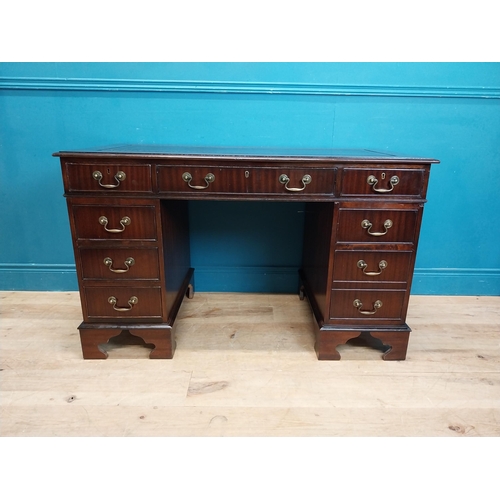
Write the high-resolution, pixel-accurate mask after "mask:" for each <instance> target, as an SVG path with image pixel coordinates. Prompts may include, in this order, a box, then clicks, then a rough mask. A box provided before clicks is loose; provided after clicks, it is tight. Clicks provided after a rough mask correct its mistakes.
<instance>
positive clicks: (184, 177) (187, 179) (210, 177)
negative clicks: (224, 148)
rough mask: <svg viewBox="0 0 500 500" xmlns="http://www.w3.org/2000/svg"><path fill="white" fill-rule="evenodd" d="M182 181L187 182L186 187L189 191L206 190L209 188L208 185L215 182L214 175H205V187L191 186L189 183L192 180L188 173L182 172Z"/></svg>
mask: <svg viewBox="0 0 500 500" xmlns="http://www.w3.org/2000/svg"><path fill="white" fill-rule="evenodd" d="M182 180H183V181H184V182H187V185H188V186H189V187H190V188H191V189H207V187H208V186H210V183H212V182H214V181H215V175H214V174H207V175H205V179H204V181H205V182H206V185H205V186H193V185H192V184H191V181H192V180H193V176H192V175H191V174H190V173H189V172H184V173H183V174H182Z"/></svg>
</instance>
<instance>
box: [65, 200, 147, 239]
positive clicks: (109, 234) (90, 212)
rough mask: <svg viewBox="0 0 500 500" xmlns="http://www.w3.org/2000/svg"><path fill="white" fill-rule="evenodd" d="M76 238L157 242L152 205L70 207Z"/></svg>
mask: <svg viewBox="0 0 500 500" xmlns="http://www.w3.org/2000/svg"><path fill="white" fill-rule="evenodd" d="M73 217H74V221H75V228H76V237H77V238H78V239H79V240H81V239H110V240H117V239H118V240H121V239H124V240H156V233H157V231H156V209H155V207H154V206H132V205H131V206H113V205H83V204H82V205H76V204H75V205H73Z"/></svg>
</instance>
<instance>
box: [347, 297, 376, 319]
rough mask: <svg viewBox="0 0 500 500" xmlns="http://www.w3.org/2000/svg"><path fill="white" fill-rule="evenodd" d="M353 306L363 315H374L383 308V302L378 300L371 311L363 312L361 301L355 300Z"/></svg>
mask: <svg viewBox="0 0 500 500" xmlns="http://www.w3.org/2000/svg"><path fill="white" fill-rule="evenodd" d="M352 305H353V306H354V307H355V308H356V309H357V310H358V312H360V313H361V314H366V315H372V314H375V313H376V312H377V311H378V310H379V309H380V308H381V307H382V306H383V304H382V301H381V300H376V301H375V302H374V303H373V309H372V310H371V311H362V310H361V308H362V307H363V302H361V300H359V299H354V302H353V303H352Z"/></svg>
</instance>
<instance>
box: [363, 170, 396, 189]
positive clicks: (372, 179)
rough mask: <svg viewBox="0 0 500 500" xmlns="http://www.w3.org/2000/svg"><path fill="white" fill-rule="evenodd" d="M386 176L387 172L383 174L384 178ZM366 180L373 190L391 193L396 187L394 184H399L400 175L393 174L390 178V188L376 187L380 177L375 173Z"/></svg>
mask: <svg viewBox="0 0 500 500" xmlns="http://www.w3.org/2000/svg"><path fill="white" fill-rule="evenodd" d="M384 177H385V174H382V178H384ZM366 182H367V183H368V184H370V186H371V187H372V189H373V191H375V192H376V193H390V192H391V191H392V190H393V189H394V186H395V185H396V184H399V177H398V176H397V175H393V176H392V177H391V178H390V179H389V184H390V186H391V188H390V189H384V188H376V187H375V186H376V185H377V183H378V179H377V178H376V177H375V176H374V175H370V176H369V177H368V179H366Z"/></svg>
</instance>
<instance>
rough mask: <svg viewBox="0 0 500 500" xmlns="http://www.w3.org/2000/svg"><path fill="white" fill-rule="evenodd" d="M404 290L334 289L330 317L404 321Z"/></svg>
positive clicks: (348, 320)
mask: <svg viewBox="0 0 500 500" xmlns="http://www.w3.org/2000/svg"><path fill="white" fill-rule="evenodd" d="M405 295H406V292H405V291H404V290H345V289H335V290H332V295H331V301H330V319H336V320H340V321H346V322H349V323H352V322H353V321H356V322H359V321H361V322H366V323H378V322H380V321H382V322H391V323H395V324H400V323H403V322H404V321H403V305H404V300H405Z"/></svg>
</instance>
